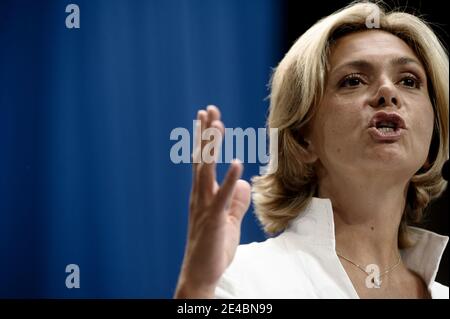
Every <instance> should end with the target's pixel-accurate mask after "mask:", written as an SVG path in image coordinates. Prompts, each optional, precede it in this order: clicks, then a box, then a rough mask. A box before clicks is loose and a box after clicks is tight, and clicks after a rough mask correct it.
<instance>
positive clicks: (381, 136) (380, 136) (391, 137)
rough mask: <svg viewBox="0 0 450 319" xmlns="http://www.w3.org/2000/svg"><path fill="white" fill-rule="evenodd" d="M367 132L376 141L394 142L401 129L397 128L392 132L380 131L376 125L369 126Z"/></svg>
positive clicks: (399, 135)
mask: <svg viewBox="0 0 450 319" xmlns="http://www.w3.org/2000/svg"><path fill="white" fill-rule="evenodd" d="M369 134H370V135H371V136H372V138H373V139H374V140H375V141H377V142H395V141H398V140H399V139H400V137H401V135H402V129H401V128H398V129H396V130H395V131H392V132H386V133H385V132H381V131H380V130H378V129H377V128H376V127H371V128H369Z"/></svg>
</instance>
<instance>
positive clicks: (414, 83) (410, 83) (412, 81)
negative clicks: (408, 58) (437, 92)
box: [400, 75, 422, 89]
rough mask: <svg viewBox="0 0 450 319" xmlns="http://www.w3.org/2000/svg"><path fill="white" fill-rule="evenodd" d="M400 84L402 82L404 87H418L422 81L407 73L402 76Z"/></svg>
mask: <svg viewBox="0 0 450 319" xmlns="http://www.w3.org/2000/svg"><path fill="white" fill-rule="evenodd" d="M400 83H401V84H403V85H404V86H406V87H409V88H416V89H420V87H421V85H422V82H421V81H420V80H419V79H418V78H416V77H415V76H412V75H408V76H406V77H404V78H403V79H402V80H401V81H400Z"/></svg>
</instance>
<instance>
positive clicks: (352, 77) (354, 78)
mask: <svg viewBox="0 0 450 319" xmlns="http://www.w3.org/2000/svg"><path fill="white" fill-rule="evenodd" d="M360 84H364V80H363V78H362V77H361V75H359V74H357V73H353V74H349V75H347V76H346V77H344V79H343V80H342V81H341V82H340V84H339V86H340V87H357V86H359V85H360Z"/></svg>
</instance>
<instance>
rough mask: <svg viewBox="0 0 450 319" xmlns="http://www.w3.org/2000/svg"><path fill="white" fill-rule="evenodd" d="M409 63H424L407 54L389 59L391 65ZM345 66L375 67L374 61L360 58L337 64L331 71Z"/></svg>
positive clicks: (418, 64)
mask: <svg viewBox="0 0 450 319" xmlns="http://www.w3.org/2000/svg"><path fill="white" fill-rule="evenodd" d="M407 64H416V65H417V66H419V67H421V68H422V65H421V64H420V62H419V61H417V60H416V59H413V58H410V57H406V56H402V57H396V58H393V59H391V60H390V61H389V65H391V66H397V65H407ZM344 67H354V68H358V69H366V70H371V69H374V66H373V64H372V63H370V62H369V61H367V60H363V59H359V60H353V61H350V62H347V63H344V64H341V65H339V66H337V67H336V68H334V69H333V70H332V71H331V72H332V73H333V72H335V71H336V70H339V69H342V68H344Z"/></svg>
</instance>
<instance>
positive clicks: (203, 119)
mask: <svg viewBox="0 0 450 319" xmlns="http://www.w3.org/2000/svg"><path fill="white" fill-rule="evenodd" d="M199 115H200V116H199V118H200V125H201V128H200V163H203V149H204V147H205V145H206V143H207V141H206V140H204V138H203V135H204V132H205V130H206V129H207V128H208V112H206V111H205V110H200V112H199Z"/></svg>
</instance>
